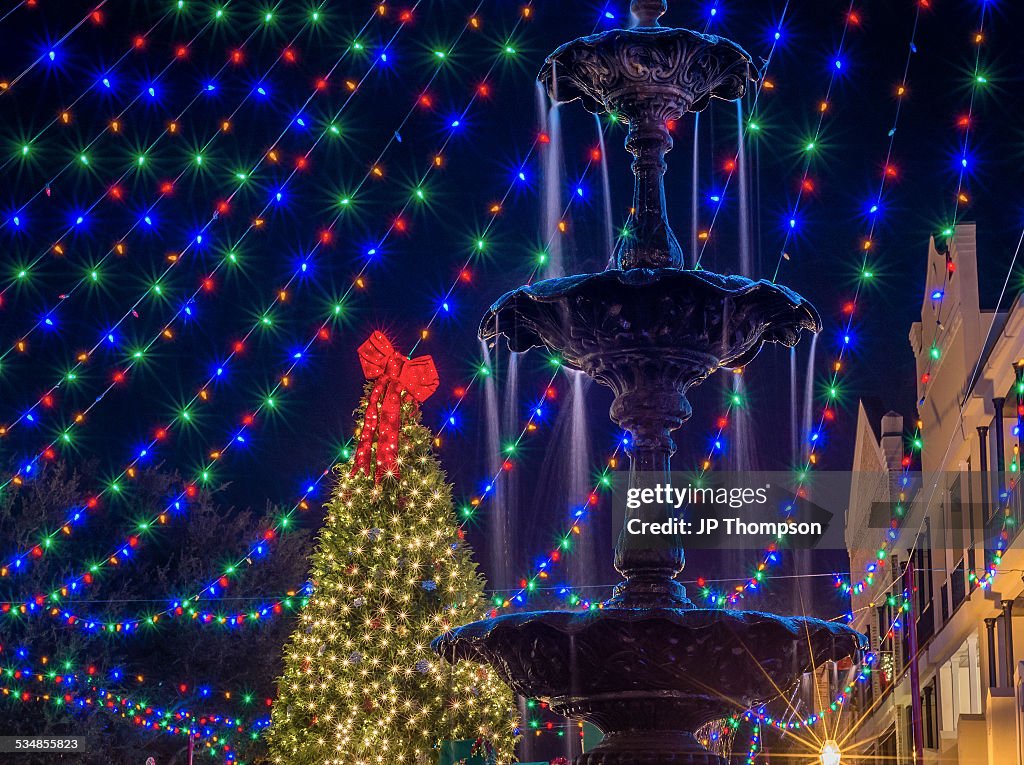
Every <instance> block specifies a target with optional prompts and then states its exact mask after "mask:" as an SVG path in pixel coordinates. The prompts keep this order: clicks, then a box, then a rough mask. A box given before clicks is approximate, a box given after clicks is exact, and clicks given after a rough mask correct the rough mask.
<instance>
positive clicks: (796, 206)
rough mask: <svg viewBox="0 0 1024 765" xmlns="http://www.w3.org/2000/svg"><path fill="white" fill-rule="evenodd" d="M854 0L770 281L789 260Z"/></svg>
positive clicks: (854, 19)
mask: <svg viewBox="0 0 1024 765" xmlns="http://www.w3.org/2000/svg"><path fill="white" fill-rule="evenodd" d="M853 6H854V0H850V4H849V6H848V7H847V9H846V18H845V22H844V23H843V32H842V35H841V36H840V38H839V46H838V48H837V51H836V55H835V58H834V59H833V61H832V67H831V74H830V75H829V78H828V87H827V88H826V89H825V97H824V98H823V99H822V100H821V102H820V103H819V104H818V124H817V125H816V126H815V128H814V134H813V136H812V137H811V139H810V140H809V141H807V143H806V144H805V145H804V147H803V153H804V169H803V173H802V174H801V178H800V186H799V188H798V189H797V193H796V201H795V202H794V203H793V207H792V209H791V210H790V213H789V219H788V221H787V225H786V228H785V231H786V233H785V236H784V237H783V239H782V247H780V248H779V257H778V261H777V262H776V264H775V272H774V274H773V275H772V281H773V282H777V281H778V280H779V270H780V269H781V268H782V263H783V261H784V260H789V257H790V256H789V253H788V251H787V247H788V246H789V242H790V239H791V238H792V236H793V232H794V231H795V230H796V226H797V215H798V214H799V212H800V205H801V203H802V202H803V199H804V195H805V193H806V191H807V190H808V189H807V182H808V176H809V175H810V172H811V160H812V159H813V157H814V154H815V151H816V150H817V148H818V144H819V143H820V141H821V132H822V128H823V127H824V125H825V114H826V113H827V112H828V110H829V107H830V106H831V101H830V99H831V98H832V88H833V87H834V85H835V82H836V77H837V76H838V75H839V73H840V72H842V69H843V51H844V48H845V45H846V38H847V35H848V33H849V30H850V26H851V25H859V24H860V16H859V15H858V14H857V13H856V12H855V11H854V9H853Z"/></svg>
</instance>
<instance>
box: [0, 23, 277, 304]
mask: <svg viewBox="0 0 1024 765" xmlns="http://www.w3.org/2000/svg"><path fill="white" fill-rule="evenodd" d="M214 22H215V18H211V19H209V20H208V21H207V22H206V23H205V24H203V26H202V27H200V28H199V31H198V32H196V34H195V35H194V36H193V37H192V39H190V40H189V41H188V42H187V43H185V45H184V49H185V50H187V49H188V48H190V47H191V46H193V45H195V43H196V41H197V40H199V39H200V38H201V37H202V36H203V35H204V34H205V33H206V32H207V31H209V30H210V29H212V28H213V27H214V26H215V23H214ZM257 30H258V27H257V28H256V29H254V30H253V32H252V33H250V35H249V38H247V39H252V37H253V35H255V34H256V31H257ZM183 58H184V56H182V55H180V49H179V52H176V54H175V55H174V56H173V57H172V58H171V60H170V61H168V62H167V63H166V64H165V65H164V67H163V68H162V69H160V71H158V72H157V73H156V75H155V76H154V77H153V78H152V79H151V80H150V81H149V82H148V83H147V84H146V85H145V86H144V87H143V88H142V89H141V90H140V91H139V92H138V94H137V95H136V96H135V97H134V98H132V100H131V101H129V102H128V104H127V106H125V107H124V108H123V109H122V110H121V111H120V112H118V114H117V116H115V117H114V118H113V119H111V120H110V121H109V122H107V123H105V124H104V125H103V127H102V128H101V129H100V131H99V133H97V134H96V135H95V136H94V137H93V138H92V139H91V140H90V141H89V142H88V143H86V144H85V146H84V147H82V149H81V150H80V151H79V152H77V155H76V156H75V157H73V158H72V159H70V160H68V161H67V162H65V163H64V165H62V166H61V168H60V169H59V170H58V171H57V172H56V173H55V174H54V175H53V176H51V177H50V179H49V180H47V181H46V182H45V183H44V184H43V186H41V187H40V188H38V189H37V190H36V191H35V192H33V193H32V195H31V196H29V198H28V199H27V200H25V202H24V203H22V204H21V205H20V206H18V207H17V208H16V209H15V210H14V212H13V213H12V214H11V215H9V216H7V217H6V218H4V219H3V220H0V230H2V229H4V228H5V227H7V226H8V225H9V224H13V225H14V226H16V227H21V225H22V220H21V216H22V215H23V214H24V213H25V210H26V209H27V208H28V206H29V205H30V204H32V202H34V201H35V200H36V199H38V198H39V197H40V196H41V195H43V194H46V193H48V192H49V190H50V189H51V188H52V187H53V186H54V185H55V184H56V183H57V181H58V180H59V179H60V177H61V176H62V175H63V174H64V173H65V172H67V171H68V170H69V169H70V168H72V167H75V166H76V165H77V166H81V167H86V168H87V167H89V164H90V160H89V155H88V151H89V149H90V148H92V147H93V146H94V145H95V144H96V142H97V141H99V140H100V139H101V138H102V137H103V136H105V135H106V134H107V133H108V132H117V131H118V130H119V129H120V127H119V126H120V125H121V123H122V122H123V120H124V117H125V115H126V114H127V113H128V112H129V111H130V110H131V108H132V107H133V106H134V105H135V104H137V103H139V102H140V101H142V99H143V97H144V96H146V95H148V96H149V97H150V98H156V86H157V85H158V84H159V83H160V80H161V78H163V76H164V75H165V74H167V72H169V71H170V70H171V68H173V66H174V65H175V64H176V63H178V62H179V61H182V60H183ZM108 82H109V80H108ZM204 92H205V88H203V89H200V91H199V94H197V95H196V97H195V98H194V99H193V100H192V101H191V102H190V103H189V104H188V106H186V107H185V111H188V109H189V108H190V107H191V106H192V105H193V104H195V102H196V101H198V100H199V96H200V95H202V94H203V93H204ZM68 114H69V112H68V111H67V110H65V111H64V112H62V115H68ZM62 118H67V117H62ZM169 130H170V128H169V127H168V128H166V129H165V130H164V131H162V132H161V133H160V135H159V136H158V137H157V139H156V141H154V145H155V144H156V143H158V142H159V141H160V140H161V139H162V138H163V137H164V136H165V135H166V134H167V133H168V132H169ZM30 152H31V146H30V145H29V144H22V146H21V153H22V155H23V156H28V154H29V153H30ZM144 162H145V154H140V155H139V156H138V157H137V159H136V162H135V163H133V164H131V165H129V167H128V169H127V170H125V172H124V173H123V174H122V175H121V177H120V178H118V180H117V181H115V182H114V185H116V184H118V183H120V182H121V181H123V180H124V179H125V178H127V177H128V176H129V175H130V174H131V173H132V172H133V171H135V170H137V169H138V167H141V166H142V165H143V164H144ZM107 193H108V192H106V191H104V192H103V193H102V194H100V196H99V197H98V198H97V199H96V200H95V201H94V202H93V203H92V204H90V205H89V206H88V207H86V208H85V210H84V211H83V212H81V213H80V214H79V215H78V216H76V218H75V219H74V222H73V223H71V224H69V225H68V226H67V228H65V229H64V231H63V232H62V233H61V234H60V235H59V236H58V237H57V242H58V243H57V244H55V245H52V246H48V247H46V248H45V249H44V250H43V251H42V252H41V253H40V254H39V255H38V256H37V257H36V258H34V259H33V260H32V261H30V262H29V264H28V265H25V266H21V267H20V268H18V270H17V271H16V272H15V275H14V278H13V279H12V280H11V281H10V282H8V283H7V284H6V285H4V287H3V288H2V289H0V299H2V298H3V296H4V295H6V294H7V292H8V290H10V289H11V288H12V287H14V286H15V285H17V284H18V283H19V282H20V281H21V280H22V279H24V278H26V276H23V274H26V275H27V274H28V273H29V272H31V270H32V269H33V268H34V267H35V266H36V265H37V264H38V263H39V262H40V261H41V260H42V259H43V258H44V257H45V256H46V255H47V254H49V253H51V252H54V251H56V248H60V241H61V240H62V239H64V238H65V237H66V236H68V235H69V234H70V233H71V232H73V231H74V230H75V227H76V226H81V225H82V224H83V223H84V222H85V218H86V216H87V215H88V214H89V213H90V212H92V211H93V210H94V209H96V207H97V205H99V203H100V202H102V201H103V200H104V199H105V198H106V197H107Z"/></svg>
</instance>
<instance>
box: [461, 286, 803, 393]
mask: <svg viewBox="0 0 1024 765" xmlns="http://www.w3.org/2000/svg"><path fill="white" fill-rule="evenodd" d="M805 329H806V330H809V331H811V332H818V331H820V330H821V319H820V318H819V317H818V313H817V311H815V309H814V307H813V306H812V305H811V304H810V303H809V302H807V301H806V300H804V299H803V298H802V297H800V295H798V294H796V293H795V292H793V291H792V290H789V289H787V288H786V287H782V286H779V285H777V284H772V283H771V282H768V281H764V280H761V281H753V280H751V279H746V278H744V277H742V276H723V275H721V274H716V273H713V272H711V271H699V270H697V271H693V270H686V269H677V268H653V269H652V268H633V269H627V270H620V269H609V270H607V271H602V272H600V273H597V274H582V275H579V276H566V277H562V278H558V279H547V280H545V281H541V282H537V283H536V284H532V285H528V286H525V287H519V288H518V289H516V290H513V291H511V292H508V293H506V294H505V295H503V296H502V297H501V298H500V299H499V300H498V301H497V302H496V303H495V304H494V305H493V306H492V307H491V309H490V310H489V311H488V312H487V314H486V315H485V316H484V318H483V321H482V323H481V325H480V336H481V338H483V339H485V340H489V339H492V338H494V337H496V336H497V335H505V336H506V337H507V338H508V344H509V347H510V348H511V349H512V350H513V351H526V350H528V349H530V348H535V347H539V346H547V347H549V348H551V349H552V350H554V351H556V352H558V353H560V354H562V356H563V357H564V360H565V361H566V363H568V364H569V365H570V366H572V367H574V368H577V369H582V370H583V371H589V370H588V369H587V367H588V365H590V364H592V363H593V360H595V359H596V357H600V356H602V355H613V354H614V353H615V352H616V351H620V350H627V349H635V350H640V349H648V350H650V351H653V352H656V353H669V354H671V353H675V352H677V351H680V350H682V351H685V352H688V353H690V354H697V355H701V356H704V357H706V359H707V361H708V363H709V364H710V366H711V368H710V369H709V370H708V373H710V372H712V371H714V369H715V368H717V367H719V366H722V367H727V368H735V367H741V366H743V365H744V364H746V363H747V362H748V361H750V360H751V359H752V358H753V357H754V356H756V355H757V353H758V351H759V350H760V349H761V346H762V345H763V344H764V343H766V342H777V343H783V344H785V345H787V346H792V345H794V344H796V342H797V340H798V339H799V337H800V331H801V330H805Z"/></svg>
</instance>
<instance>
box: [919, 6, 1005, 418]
mask: <svg viewBox="0 0 1024 765" xmlns="http://www.w3.org/2000/svg"><path fill="white" fill-rule="evenodd" d="M989 6H990V4H989V3H987V2H985V3H982V4H981V10H980V18H979V20H978V27H977V30H978V31H977V32H975V33H974V38H973V42H974V48H975V54H974V71H973V73H972V75H971V87H970V99H969V100H968V105H967V114H966V115H965V116H962V117H960V118H959V119H958V120H957V127H959V128H961V129H962V130H963V138H962V140H961V144H960V156H959V158H958V162H957V165H958V169H957V181H956V194H955V196H954V199H953V213H952V215H951V216H950V218H949V222H948V224H947V225H946V227H945V228H944V229H943V231H942V236H943V237H946V238H949V237H952V236H953V231H954V229H955V228H956V224H957V222H958V220H959V217H960V206H961V205H966V204H968V203H969V202H970V198H969V197H968V195H967V194H966V193H965V192H964V180H965V178H966V176H967V171H968V170H969V169H970V167H971V152H970V139H971V128H972V127H973V125H974V107H975V102H976V101H977V97H978V91H979V89H981V88H982V87H983V86H984V85H986V84H987V83H988V78H987V77H986V76H985V74H984V73H983V72H982V69H981V66H982V61H981V54H982V50H983V48H984V45H985V24H986V21H987V18H988V13H989ZM954 270H955V265H954V264H953V261H952V259H950V258H949V256H948V255H947V258H946V270H945V271H944V272H943V284H942V287H941V288H940V289H936V290H934V291H933V292H932V293H931V295H930V296H929V297H930V298H931V300H932V305H933V307H934V309H935V317H936V318H935V325H934V326H933V327H932V338H931V342H930V343H929V354H928V366H927V367H926V368H925V371H924V373H923V374H922V375H921V385H922V390H923V393H922V396H921V399H920V400H919V402H918V405H919V406H920V404H921V403H923V402H924V398H925V396H927V389H928V383H929V381H930V380H931V374H932V369H933V368H934V366H935V363H936V362H937V361H939V359H941V358H942V349H941V347H940V345H941V342H940V339H939V333H940V332H942V331H944V330H943V322H942V309H943V307H944V298H945V296H946V289H947V287H948V286H949V280H950V279H951V278H952V277H953V273H954Z"/></svg>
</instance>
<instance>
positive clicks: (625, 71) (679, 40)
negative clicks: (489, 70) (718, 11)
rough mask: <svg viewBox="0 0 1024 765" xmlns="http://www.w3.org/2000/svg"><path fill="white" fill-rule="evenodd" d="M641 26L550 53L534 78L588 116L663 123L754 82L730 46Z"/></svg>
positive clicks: (753, 72) (749, 65) (746, 60)
mask: <svg viewBox="0 0 1024 765" xmlns="http://www.w3.org/2000/svg"><path fill="white" fill-rule="evenodd" d="M654 4H655V5H662V4H661V3H657V2H655V3H654ZM636 5H640V4H639V3H635V4H634V12H635V13H636V12H637V9H636V8H635V6H636ZM647 19H648V17H645V18H644V19H639V20H638V25H637V26H636V27H634V28H632V29H613V30H610V31H608V32H602V33H600V34H596V35H590V36H589V37H581V38H579V39H577V40H573V41H572V42H569V43H566V44H565V45H562V46H561V47H559V48H558V49H557V50H555V52H554V53H552V54H551V55H550V56H548V58H547V60H546V61H545V62H544V68H543V69H542V70H541V73H540V80H541V82H543V83H544V84H545V86H546V87H547V89H548V93H549V94H550V96H551V98H552V99H553V100H554V101H556V102H559V103H566V102H569V101H575V100H577V99H579V100H580V101H581V102H582V103H583V107H584V108H585V109H587V111H589V112H593V113H595V114H602V113H606V112H607V113H611V114H616V115H622V116H623V117H625V118H626V119H627V120H634V119H642V118H649V119H661V120H663V121H664V120H674V119H679V117H681V116H682V115H683V114H685V113H686V112H698V111H701V110H703V109H704V108H705V107H707V105H708V104H709V103H710V102H711V99H712V98H721V99H724V100H727V101H733V100H735V99H737V98H740V97H742V96H743V94H744V92H746V87H747V82H748V80H752V79H757V77H758V72H757V69H756V67H755V66H754V64H753V60H752V58H751V56H750V54H749V53H747V52H746V51H745V50H744V49H743V48H741V47H740V46H739V45H737V44H736V43H734V42H732V41H731V40H727V39H725V38H723V37H718V36H717V35H708V34H701V33H700V32H694V31H692V30H689V29H667V28H664V27H661V26H658V25H657V18H656V17H655V18H654V19H653V20H647ZM652 106H656V107H657V108H654V109H652V108H651V107H652Z"/></svg>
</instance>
